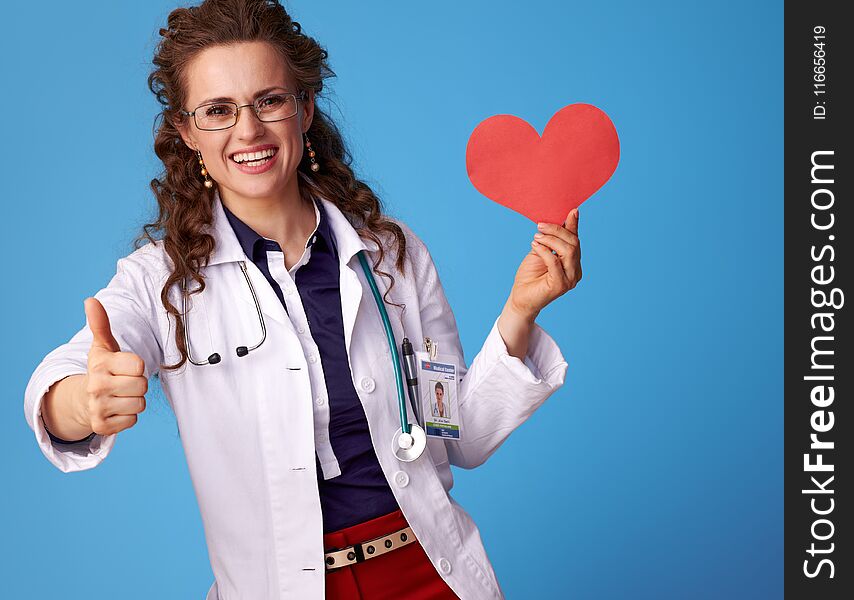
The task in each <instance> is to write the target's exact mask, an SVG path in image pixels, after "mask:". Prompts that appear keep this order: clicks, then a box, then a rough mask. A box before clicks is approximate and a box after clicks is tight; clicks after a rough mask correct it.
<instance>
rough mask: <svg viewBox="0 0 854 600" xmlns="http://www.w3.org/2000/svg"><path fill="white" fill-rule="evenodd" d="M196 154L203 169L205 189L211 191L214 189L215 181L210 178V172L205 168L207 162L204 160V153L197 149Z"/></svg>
mask: <svg viewBox="0 0 854 600" xmlns="http://www.w3.org/2000/svg"><path fill="white" fill-rule="evenodd" d="M196 154H197V155H198V157H199V165H201V167H202V176H203V177H204V178H205V187H206V188H208V189H211V188H212V187H213V180H212V179H211V178H210V177H208V170H207V169H206V168H205V161H204V160H202V153H201V152H200V151H199V149H198V148H196Z"/></svg>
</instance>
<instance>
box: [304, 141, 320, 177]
mask: <svg viewBox="0 0 854 600" xmlns="http://www.w3.org/2000/svg"><path fill="white" fill-rule="evenodd" d="M303 136H305V147H306V148H308V158H309V160H311V165H310V167H311V170H312V171H314V172H315V173H317V172H318V171H319V170H320V165H319V164H317V161H316V160H314V157H315V156H316V153H315V151H314V150H312V149H311V141H310V140H309V139H308V135H306V134H303Z"/></svg>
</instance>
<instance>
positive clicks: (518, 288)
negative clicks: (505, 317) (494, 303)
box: [507, 208, 581, 321]
mask: <svg viewBox="0 0 854 600" xmlns="http://www.w3.org/2000/svg"><path fill="white" fill-rule="evenodd" d="M538 229H539V232H538V233H537V234H536V235H535V236H534V241H532V242H531V252H529V253H528V254H527V255H526V256H525V258H524V259H523V260H522V264H521V265H519V269H518V270H517V271H516V279H515V280H514V282H513V288H512V289H511V290H510V298H509V299H508V301H507V302H508V307H509V308H510V309H512V310H513V311H514V312H515V313H516V314H517V315H523V316H524V317H526V318H529V319H530V320H531V321H533V320H534V319H535V318H536V317H537V315H538V314H539V312H540V311H541V310H542V309H543V308H544V307H545V306H546V305H547V304H548V303H549V302H551V301H552V300H554V299H555V298H557V297H559V296H562V295H563V294H565V293H566V292H568V291H569V290H571V289H572V288H574V287H575V286H576V285H577V284H578V282H579V281H580V280H581V242H580V241H579V240H578V209H577V208H574V209H573V210H571V211H570V212H569V215H567V218H566V222H565V223H564V224H563V226H561V225H554V224H552V223H540V224H539V225H538ZM552 250H554V252H555V254H552Z"/></svg>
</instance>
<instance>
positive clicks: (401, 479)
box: [394, 471, 409, 488]
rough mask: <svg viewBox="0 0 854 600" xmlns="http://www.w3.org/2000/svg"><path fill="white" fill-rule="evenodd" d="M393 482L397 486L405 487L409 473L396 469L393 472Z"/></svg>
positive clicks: (407, 483)
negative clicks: (395, 471)
mask: <svg viewBox="0 0 854 600" xmlns="http://www.w3.org/2000/svg"><path fill="white" fill-rule="evenodd" d="M394 482H395V483H396V484H397V487H401V488H405V487H406V486H408V485H409V475H407V474H406V473H405V472H404V471H398V472H397V473H395V474H394Z"/></svg>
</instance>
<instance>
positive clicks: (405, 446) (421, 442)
mask: <svg viewBox="0 0 854 600" xmlns="http://www.w3.org/2000/svg"><path fill="white" fill-rule="evenodd" d="M356 256H358V257H359V263H360V264H361V265H362V270H363V271H364V272H365V277H366V278H367V280H368V284H369V285H370V288H371V293H372V294H373V296H374V301H375V302H376V305H377V308H379V311H380V316H381V317H382V321H383V327H384V328H385V334H386V338H387V340H388V347H389V349H390V350H391V356H392V363H393V364H394V374H395V381H396V383H397V403H398V409H399V411H400V429H398V430H397V431H396V432H395V434H394V437H393V438H392V450H393V451H394V455H395V456H396V457H397V458H398V459H399V460H401V461H403V462H412V461H414V460H415V459H417V458H418V457H419V456H421V454H423V452H424V449H425V448H426V447H427V434H426V433H425V432H424V429H423V428H421V427H420V426H419V425H417V424H415V423H410V422H409V419H408V416H407V413H406V396H405V393H404V386H403V375H402V373H401V370H400V355H399V354H398V352H397V344H396V343H395V339H394V331H393V330H392V328H391V321H390V320H389V318H388V312H386V309H385V303H384V302H383V300H382V297H381V296H380V292H379V289H378V288H377V282H376V280H375V279H374V274H373V273H372V272H371V268H370V266H369V265H368V259H367V258H366V257H365V254H364V251H363V250H360V251H359V252H358V253H357V254H356ZM239 264H240V270H241V272H242V273H243V277H244V278H245V279H246V284H247V285H248V286H249V291H250V292H251V293H252V300H254V302H255V309H256V311H257V312H258V320H259V322H260V323H261V340H260V341H259V342H258V343H257V344H255V345H254V346H238V347H237V348H236V353H237V356H246V355H248V354H249V353H250V352H252V351H253V350H257V349H258V348H260V347H261V345H262V344H263V343H264V341H265V340H266V339H267V325H266V323H265V322H264V314H263V313H262V312H261V303H260V302H259V301H258V295H257V294H256V293H255V287H254V286H253V285H252V279H251V278H250V277H249V273H248V272H247V270H246V262H245V261H239ZM181 310H182V315H183V316H184V346H185V347H186V348H187V360H189V361H190V363H192V364H194V365H196V366H204V365H215V364H217V363H219V362H220V361H221V360H222V357H221V356H220V355H219V354H218V353H216V352H214V353H213V354H211V355H210V356H209V357H208V359H207V360H205V361H196V360H194V359H193V355H192V350H191V349H190V333H189V326H188V325H187V323H188V321H189V319H187V281H186V279H185V280H184V281H183V283H182V294H181ZM408 343H409V340H404V345H406V344H408ZM407 376H408V378H410V380H411V375H410V374H407ZM410 388H412V385H411V384H410ZM413 400H414V398H413ZM416 413H417V411H416Z"/></svg>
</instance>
